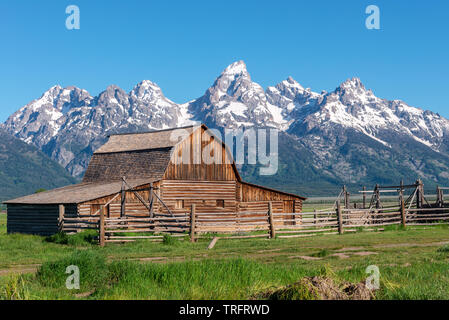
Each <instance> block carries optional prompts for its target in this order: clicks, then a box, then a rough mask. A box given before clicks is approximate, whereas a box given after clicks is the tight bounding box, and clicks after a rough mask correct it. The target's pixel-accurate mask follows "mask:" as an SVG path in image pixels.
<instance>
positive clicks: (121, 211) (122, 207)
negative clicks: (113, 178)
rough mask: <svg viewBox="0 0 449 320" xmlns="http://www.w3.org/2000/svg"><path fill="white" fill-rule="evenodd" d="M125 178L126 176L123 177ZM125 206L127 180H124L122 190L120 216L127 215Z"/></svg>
mask: <svg viewBox="0 0 449 320" xmlns="http://www.w3.org/2000/svg"><path fill="white" fill-rule="evenodd" d="M123 179H125V177H123ZM125 206H126V191H125V181H122V190H121V198H120V217H121V218H122V217H124V216H125Z"/></svg>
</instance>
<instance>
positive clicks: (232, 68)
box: [222, 60, 248, 75]
mask: <svg viewBox="0 0 449 320" xmlns="http://www.w3.org/2000/svg"><path fill="white" fill-rule="evenodd" d="M222 74H226V75H243V74H248V71H247V70H246V64H245V62H243V60H239V61H236V62H233V63H231V64H230V65H229V66H228V67H227V68H226V69H225V70H224V71H223V73H222Z"/></svg>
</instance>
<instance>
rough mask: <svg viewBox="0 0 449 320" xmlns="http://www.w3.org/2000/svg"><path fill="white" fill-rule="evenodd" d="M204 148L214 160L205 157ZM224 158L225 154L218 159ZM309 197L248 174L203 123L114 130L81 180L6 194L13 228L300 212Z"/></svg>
mask: <svg viewBox="0 0 449 320" xmlns="http://www.w3.org/2000/svg"><path fill="white" fill-rule="evenodd" d="M204 153H206V154H208V155H209V156H210V157H211V158H213V159H214V161H209V160H207V161H206V160H205V159H203V158H204V156H203V155H204ZM217 160H221V161H217ZM304 199H305V198H304V197H301V196H298V195H295V194H291V193H287V192H282V191H278V190H274V189H271V188H267V187H263V186H258V185H254V184H251V183H248V182H244V181H242V179H241V177H240V175H239V172H238V171H237V168H236V165H235V163H234V161H233V158H232V154H231V153H230V152H229V150H228V148H227V147H226V146H225V144H224V143H223V142H222V141H220V140H219V139H218V138H216V137H215V136H214V135H212V134H210V133H209V131H207V127H206V126H205V125H201V126H189V127H183V128H174V129H166V130H159V131H151V132H144V133H132V134H116V135H111V136H110V137H109V140H108V142H107V143H106V144H104V145H103V146H101V147H100V148H99V149H98V150H96V151H95V152H94V154H93V156H92V159H91V161H90V163H89V166H88V168H87V170H86V173H85V175H84V178H83V180H82V182H81V183H79V184H76V185H69V186H66V187H62V188H58V189H54V190H50V191H46V192H41V193H37V194H32V195H28V196H25V197H21V198H17V199H13V200H9V201H5V202H4V203H6V204H7V213H8V222H7V229H8V233H16V232H19V233H32V234H42V235H49V234H54V233H56V232H58V230H59V221H60V220H61V214H62V215H63V216H64V217H69V218H70V217H80V216H94V215H96V214H98V213H99V209H100V206H101V205H105V204H107V208H108V212H107V216H108V217H123V216H127V215H132V216H144V217H145V216H157V215H158V214H167V212H170V214H187V213H188V212H189V210H190V206H191V205H192V204H195V207H196V210H197V211H198V212H200V213H201V212H216V213H220V214H223V215H230V216H236V215H238V214H239V212H243V211H244V212H245V213H248V212H251V211H254V212H257V211H260V210H267V208H268V203H269V202H271V203H272V210H273V212H274V213H292V212H293V213H294V212H300V211H301V208H302V202H303V200H304Z"/></svg>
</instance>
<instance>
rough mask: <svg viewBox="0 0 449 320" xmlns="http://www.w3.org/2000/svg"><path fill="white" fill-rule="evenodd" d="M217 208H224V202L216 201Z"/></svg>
mask: <svg viewBox="0 0 449 320" xmlns="http://www.w3.org/2000/svg"><path fill="white" fill-rule="evenodd" d="M217 207H218V208H224V200H217Z"/></svg>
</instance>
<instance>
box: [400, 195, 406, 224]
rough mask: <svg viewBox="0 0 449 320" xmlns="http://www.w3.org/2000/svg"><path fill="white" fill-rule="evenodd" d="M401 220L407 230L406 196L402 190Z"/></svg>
mask: <svg viewBox="0 0 449 320" xmlns="http://www.w3.org/2000/svg"><path fill="white" fill-rule="evenodd" d="M401 220H402V226H403V227H404V228H405V225H406V216H405V204H404V194H403V191H402V190H401Z"/></svg>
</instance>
